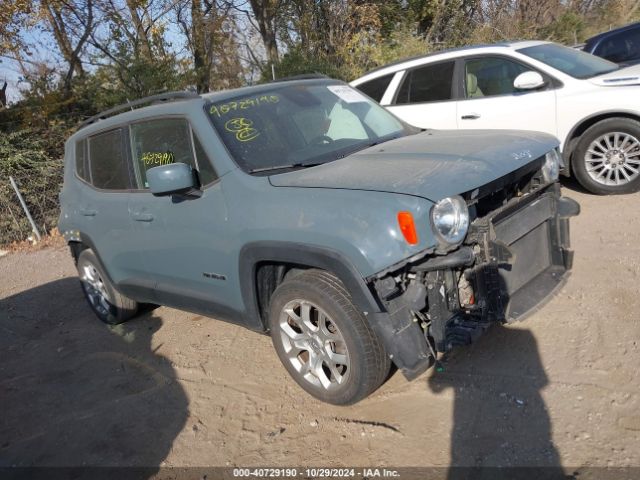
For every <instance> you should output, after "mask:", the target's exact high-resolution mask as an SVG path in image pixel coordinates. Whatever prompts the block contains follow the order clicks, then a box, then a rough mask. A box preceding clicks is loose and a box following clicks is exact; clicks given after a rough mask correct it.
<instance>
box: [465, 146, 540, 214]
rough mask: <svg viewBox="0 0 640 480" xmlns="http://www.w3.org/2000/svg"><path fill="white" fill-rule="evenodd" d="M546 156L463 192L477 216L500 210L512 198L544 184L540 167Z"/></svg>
mask: <svg viewBox="0 0 640 480" xmlns="http://www.w3.org/2000/svg"><path fill="white" fill-rule="evenodd" d="M543 164H544V156H542V157H539V158H537V159H535V160H534V161H532V162H530V163H528V164H526V165H524V166H523V167H520V168H519V169H517V170H514V171H513V172H510V173H508V174H507V175H504V176H502V177H500V178H497V179H496V180H494V181H492V182H489V183H488V184H486V185H483V186H482V187H480V188H477V189H474V190H472V191H470V192H467V193H465V194H463V197H464V198H465V199H466V200H467V203H468V204H469V205H473V206H474V207H475V211H476V217H484V216H486V215H489V214H490V213H492V212H494V211H496V210H499V209H500V208H502V207H503V206H505V205H506V204H507V203H508V202H509V201H510V200H512V199H513V198H516V197H520V196H522V195H524V194H526V193H530V192H531V191H533V190H535V189H536V188H538V187H539V186H541V185H542V183H543V182H542V177H541V173H540V169H541V167H542V165H543Z"/></svg>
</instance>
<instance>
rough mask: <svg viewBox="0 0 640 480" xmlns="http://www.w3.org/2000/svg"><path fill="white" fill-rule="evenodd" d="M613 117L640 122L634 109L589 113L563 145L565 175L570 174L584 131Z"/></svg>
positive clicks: (570, 133) (638, 115)
mask: <svg viewBox="0 0 640 480" xmlns="http://www.w3.org/2000/svg"><path fill="white" fill-rule="evenodd" d="M611 118H627V119H630V120H635V121H638V122H640V113H638V112H634V111H632V110H619V109H618V110H607V111H602V112H598V113H594V114H592V115H589V116H588V117H585V118H583V119H582V120H580V121H579V122H578V123H577V124H576V125H575V126H574V127H573V128H572V129H571V130H570V131H569V134H568V135H567V137H566V139H565V141H564V143H563V145H562V156H563V159H564V162H565V165H566V167H565V170H564V173H565V175H567V176H569V175H570V172H571V162H572V160H573V158H572V157H573V152H574V151H575V149H576V145H577V144H578V141H579V140H580V137H581V136H582V134H583V133H584V132H586V131H587V130H588V129H589V128H591V127H592V126H593V125H595V124H596V123H598V122H601V121H603V120H608V119H611Z"/></svg>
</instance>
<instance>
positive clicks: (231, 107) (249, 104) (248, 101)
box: [209, 95, 280, 117]
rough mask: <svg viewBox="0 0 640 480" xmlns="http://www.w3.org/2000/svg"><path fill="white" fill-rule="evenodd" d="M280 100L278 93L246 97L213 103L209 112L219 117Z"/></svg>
mask: <svg viewBox="0 0 640 480" xmlns="http://www.w3.org/2000/svg"><path fill="white" fill-rule="evenodd" d="M279 101H280V97H278V96H277V95H260V96H257V97H252V98H245V99H243V100H237V101H233V102H227V103H223V104H221V105H211V108H209V113H210V114H212V115H216V116H218V117H222V116H223V115H226V114H227V113H229V112H234V111H237V110H247V109H249V108H253V107H259V106H260V105H265V104H272V103H278V102H279Z"/></svg>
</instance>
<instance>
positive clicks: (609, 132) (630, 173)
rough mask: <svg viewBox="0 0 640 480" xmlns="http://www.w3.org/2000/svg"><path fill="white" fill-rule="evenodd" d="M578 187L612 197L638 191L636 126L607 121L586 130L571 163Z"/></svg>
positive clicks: (639, 151)
mask: <svg viewBox="0 0 640 480" xmlns="http://www.w3.org/2000/svg"><path fill="white" fill-rule="evenodd" d="M571 164H572V167H573V172H574V174H575V176H576V179H577V180H578V182H580V185H582V186H583V187H584V188H585V189H587V190H589V191H590V192H591V193H596V194H599V195H612V194H621V193H630V192H635V191H637V190H639V189H640V122H637V121H635V120H631V119H628V118H609V119H606V120H602V121H601V122H598V123H596V124H595V125H593V126H591V127H589V128H588V129H587V130H586V131H585V132H584V133H583V134H582V137H581V138H580V140H579V141H578V145H577V146H576V150H575V152H574V156H573V160H572V162H571Z"/></svg>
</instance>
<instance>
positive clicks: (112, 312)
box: [77, 249, 138, 325]
mask: <svg viewBox="0 0 640 480" xmlns="http://www.w3.org/2000/svg"><path fill="white" fill-rule="evenodd" d="M77 268H78V277H79V278H80V284H81V285H82V291H83V292H84V296H85V298H86V299H87V302H88V303H89V306H90V307H91V310H93V313H95V314H96V316H97V317H98V318H99V319H100V320H102V321H103V322H104V323H108V324H110V325H117V324H118V323H122V322H126V321H127V320H129V319H130V318H131V317H133V316H134V315H135V314H136V313H137V312H138V303H137V302H136V301H135V300H132V299H130V298H129V297H125V296H124V295H122V294H121V293H119V292H118V291H117V290H116V289H115V288H114V286H113V284H112V283H111V280H109V277H108V276H107V275H106V274H105V272H104V269H103V268H102V265H101V264H100V262H99V261H98V258H97V257H96V255H95V253H93V250H91V249H86V250H83V251H82V252H81V253H80V255H79V256H78V262H77Z"/></svg>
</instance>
